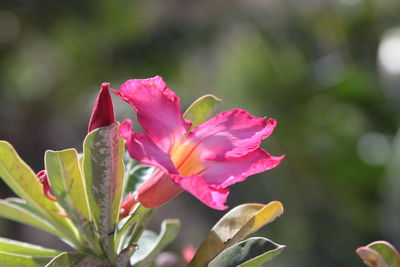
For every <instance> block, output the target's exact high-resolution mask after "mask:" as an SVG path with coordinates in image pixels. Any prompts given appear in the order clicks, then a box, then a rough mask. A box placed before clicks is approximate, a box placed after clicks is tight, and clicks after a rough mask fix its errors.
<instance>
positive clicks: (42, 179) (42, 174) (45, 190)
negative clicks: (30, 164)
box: [36, 170, 57, 201]
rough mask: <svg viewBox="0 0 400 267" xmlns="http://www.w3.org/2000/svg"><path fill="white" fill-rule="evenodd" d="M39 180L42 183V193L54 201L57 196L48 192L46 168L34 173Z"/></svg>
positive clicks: (49, 189)
mask: <svg viewBox="0 0 400 267" xmlns="http://www.w3.org/2000/svg"><path fill="white" fill-rule="evenodd" d="M36 176H37V178H38V180H39V182H40V183H41V184H42V186H43V194H44V195H45V196H46V197H47V198H48V199H50V200H51V201H56V200H57V198H56V197H55V196H54V195H53V194H52V193H51V192H50V191H51V188H50V185H49V180H48V178H47V172H46V170H41V171H40V172H38V173H37V174H36Z"/></svg>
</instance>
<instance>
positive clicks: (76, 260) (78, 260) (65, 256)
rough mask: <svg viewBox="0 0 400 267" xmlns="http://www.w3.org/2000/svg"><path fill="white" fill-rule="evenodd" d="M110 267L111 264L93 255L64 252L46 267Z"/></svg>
mask: <svg viewBox="0 0 400 267" xmlns="http://www.w3.org/2000/svg"><path fill="white" fill-rule="evenodd" d="M71 266H73V267H88V266H93V267H94V266H96V267H110V266H112V265H111V263H110V262H109V261H108V260H107V259H105V258H100V257H96V256H92V255H85V254H79V253H68V252H64V253H62V254H60V255H58V256H57V257H55V258H54V259H52V260H51V261H50V262H49V263H48V264H47V265H46V266H45V267H71Z"/></svg>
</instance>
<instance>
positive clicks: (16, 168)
mask: <svg viewBox="0 0 400 267" xmlns="http://www.w3.org/2000/svg"><path fill="white" fill-rule="evenodd" d="M0 177H1V178H2V179H3V180H4V182H5V183H6V184H7V185H8V186H9V187H10V188H11V189H12V190H13V191H14V192H15V194H17V195H18V196H19V197H21V198H23V199H25V200H26V201H27V203H28V205H30V206H31V207H32V208H33V209H35V210H37V211H38V212H39V213H40V214H42V215H43V216H44V217H46V219H47V220H48V221H49V222H50V223H51V224H52V225H53V226H54V227H55V228H57V230H59V231H60V232H61V233H62V234H63V238H64V239H68V240H70V241H71V242H73V243H74V245H75V247H76V248H79V247H80V244H79V241H78V239H77V237H76V233H77V232H76V228H75V227H74V226H73V225H72V223H71V221H69V220H68V219H67V218H65V217H63V216H60V215H59V214H58V213H57V211H60V208H59V206H58V205H57V204H56V202H53V201H51V200H49V199H47V198H46V197H45V196H44V195H43V192H42V185H41V184H40V182H39V181H38V179H37V178H36V175H35V173H34V172H33V171H32V169H31V168H29V166H28V165H27V164H26V163H25V162H24V161H23V160H22V159H21V158H20V157H19V156H18V154H17V152H16V151H15V150H14V148H13V147H12V146H11V145H10V144H9V143H7V142H5V141H0Z"/></svg>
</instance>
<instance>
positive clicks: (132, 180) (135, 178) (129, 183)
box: [124, 164, 156, 197]
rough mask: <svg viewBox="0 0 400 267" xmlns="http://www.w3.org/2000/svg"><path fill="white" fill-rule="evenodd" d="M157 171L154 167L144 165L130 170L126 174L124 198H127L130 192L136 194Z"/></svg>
mask: <svg viewBox="0 0 400 267" xmlns="http://www.w3.org/2000/svg"><path fill="white" fill-rule="evenodd" d="M155 169H156V168H155V167H153V166H148V165H144V164H139V165H136V166H135V167H134V168H132V169H130V170H129V171H128V173H127V174H126V182H125V189H124V197H126V195H127V194H128V193H129V192H135V191H136V190H137V188H138V187H139V186H140V185H141V184H142V183H143V182H144V181H145V180H147V179H148V178H149V177H150V176H151V175H152V174H153V172H154V170H155Z"/></svg>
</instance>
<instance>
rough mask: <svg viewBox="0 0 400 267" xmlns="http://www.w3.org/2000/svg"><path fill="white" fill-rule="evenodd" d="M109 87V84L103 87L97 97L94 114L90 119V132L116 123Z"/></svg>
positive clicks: (104, 84)
mask: <svg viewBox="0 0 400 267" xmlns="http://www.w3.org/2000/svg"><path fill="white" fill-rule="evenodd" d="M109 85H110V84H109V83H103V84H102V85H101V89H100V93H99V95H98V96H97V99H96V103H95V104H94V107H93V113H92V116H91V117H90V121H89V129H88V132H91V131H93V130H95V129H97V128H100V127H104V126H108V125H110V124H111V123H113V122H114V121H115V114H114V106H113V103H112V99H111V96H110V92H109V90H108V88H109Z"/></svg>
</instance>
